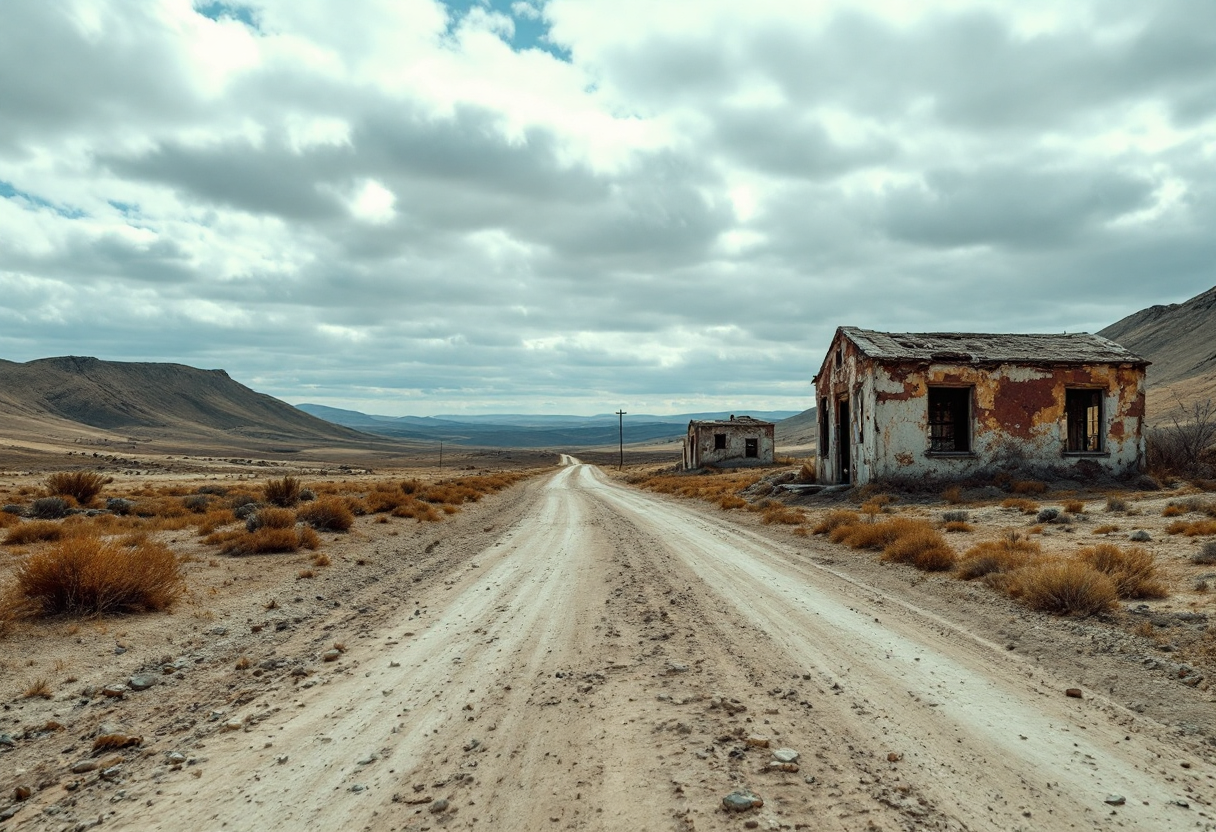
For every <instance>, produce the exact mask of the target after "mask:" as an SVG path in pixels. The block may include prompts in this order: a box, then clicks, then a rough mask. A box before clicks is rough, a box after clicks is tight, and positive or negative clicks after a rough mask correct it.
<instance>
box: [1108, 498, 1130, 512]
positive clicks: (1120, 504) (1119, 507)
mask: <svg viewBox="0 0 1216 832" xmlns="http://www.w3.org/2000/svg"><path fill="white" fill-rule="evenodd" d="M1106 510H1107V511H1127V501H1126V500H1124V499H1123V498H1122V497H1107V498H1106Z"/></svg>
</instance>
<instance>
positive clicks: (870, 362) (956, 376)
mask: <svg viewBox="0 0 1216 832" xmlns="http://www.w3.org/2000/svg"><path fill="white" fill-rule="evenodd" d="M1148 363H1149V362H1147V361H1145V360H1144V359H1142V358H1140V357H1139V356H1136V355H1133V354H1132V353H1130V352H1128V351H1127V350H1125V349H1124V348H1123V347H1121V346H1119V345H1118V344H1116V343H1114V342H1113V341H1108V340H1107V339H1105V338H1102V337H1100V336H1097V335H1089V334H1086V333H1077V334H1074V335H1068V334H1064V335H976V334H964V333H946V332H935V333H895V332H872V331H870V330H865V329H857V328H855V327H840V328H839V329H837V330H836V335H835V337H834V338H833V339H832V346H831V349H829V350H828V354H827V357H826V358H825V359H824V361H823V365H822V366H821V367H820V368H819V373H818V374H817V375H816V376H815V379H814V381H815V392H816V398H817V401H818V420H819V458H818V465H817V474H818V478H819V481H820V482H824V483H853V484H856V485H862V484H864V483H867V482H870V481H872V480H895V481H901V480H902V481H908V480H922V481H934V480H957V479H964V478H968V477H973V476H983V475H984V474H992V473H995V472H997V471H998V470H1001V469H1010V470H1013V469H1021V470H1024V471H1035V470H1038V471H1055V472H1058V473H1060V474H1062V475H1067V474H1068V473H1075V474H1077V475H1079V476H1092V475H1094V474H1097V473H1102V472H1103V471H1105V472H1108V473H1111V474H1124V473H1130V472H1134V471H1139V470H1141V468H1142V465H1143V462H1144V440H1143V436H1142V428H1143V423H1144V370H1145V367H1147V366H1148ZM690 435H691V434H690ZM1069 469H1072V470H1071V472H1070V470H1069Z"/></svg>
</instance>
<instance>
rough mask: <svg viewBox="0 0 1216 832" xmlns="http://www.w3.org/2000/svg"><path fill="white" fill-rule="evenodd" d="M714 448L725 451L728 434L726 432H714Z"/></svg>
mask: <svg viewBox="0 0 1216 832" xmlns="http://www.w3.org/2000/svg"><path fill="white" fill-rule="evenodd" d="M714 450H715V451H725V450H726V434H725V433H715V434H714Z"/></svg>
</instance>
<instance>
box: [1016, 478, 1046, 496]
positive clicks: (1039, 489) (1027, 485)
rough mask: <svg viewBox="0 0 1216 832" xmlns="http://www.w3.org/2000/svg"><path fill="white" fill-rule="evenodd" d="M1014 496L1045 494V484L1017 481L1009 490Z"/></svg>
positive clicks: (1036, 481) (1033, 481)
mask: <svg viewBox="0 0 1216 832" xmlns="http://www.w3.org/2000/svg"><path fill="white" fill-rule="evenodd" d="M1010 491H1012V492H1013V493H1014V494H1045V493H1046V492H1047V483H1045V482H1040V481H1039V480H1019V481H1017V482H1015V483H1014V484H1013V487H1012V488H1011V489H1010Z"/></svg>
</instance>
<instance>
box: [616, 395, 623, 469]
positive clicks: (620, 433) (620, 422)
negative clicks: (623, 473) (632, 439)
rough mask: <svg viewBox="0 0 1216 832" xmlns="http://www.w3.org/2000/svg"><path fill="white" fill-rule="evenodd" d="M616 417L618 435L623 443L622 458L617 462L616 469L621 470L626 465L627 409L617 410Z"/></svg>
mask: <svg viewBox="0 0 1216 832" xmlns="http://www.w3.org/2000/svg"><path fill="white" fill-rule="evenodd" d="M616 418H617V435H618V436H619V437H620V443H621V458H620V462H618V463H617V466H616V470H618V471H620V470H621V469H622V468H624V467H625V411H623V410H618V411H617V412H616Z"/></svg>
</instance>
